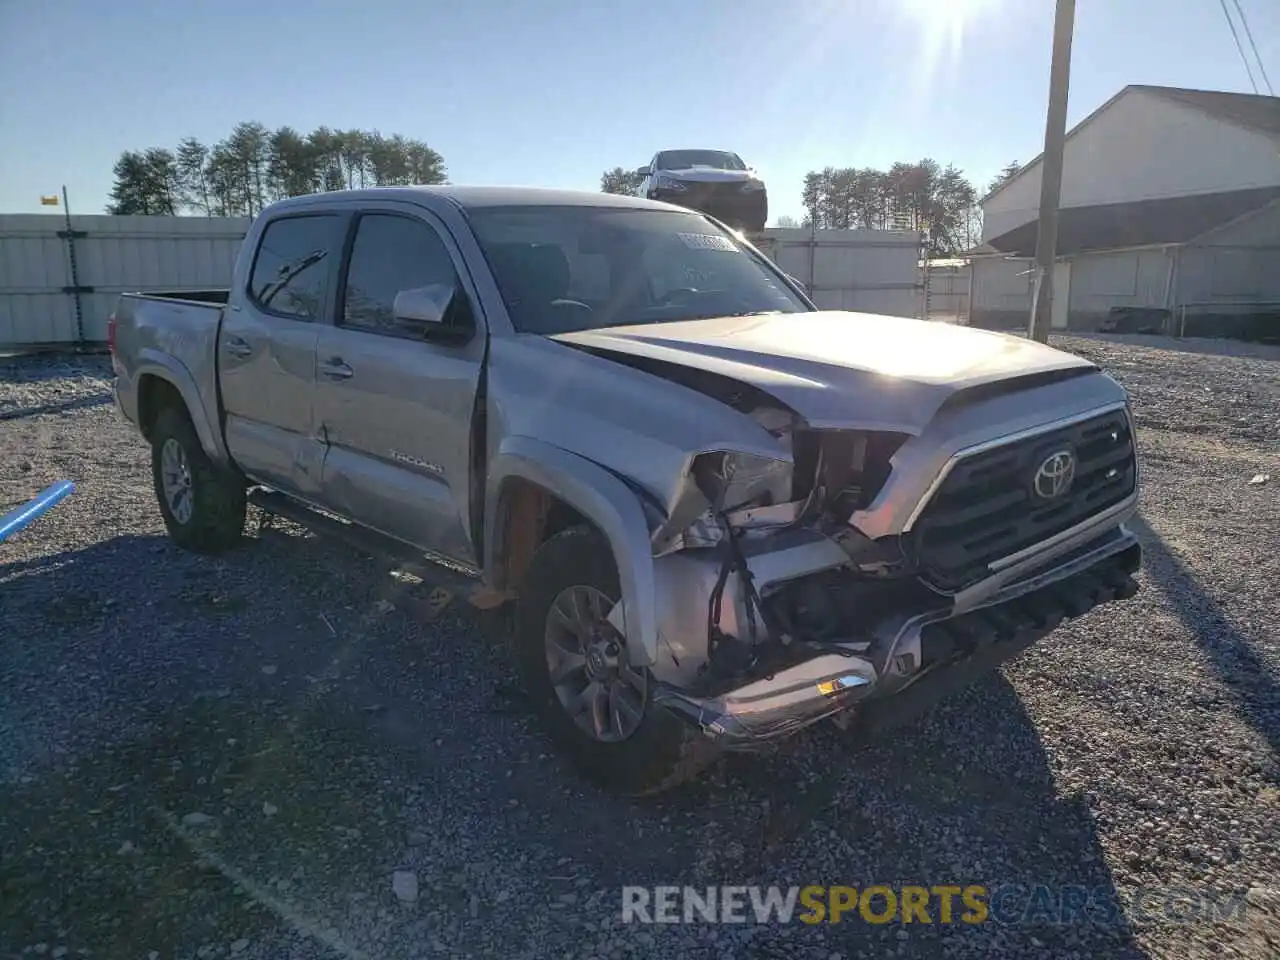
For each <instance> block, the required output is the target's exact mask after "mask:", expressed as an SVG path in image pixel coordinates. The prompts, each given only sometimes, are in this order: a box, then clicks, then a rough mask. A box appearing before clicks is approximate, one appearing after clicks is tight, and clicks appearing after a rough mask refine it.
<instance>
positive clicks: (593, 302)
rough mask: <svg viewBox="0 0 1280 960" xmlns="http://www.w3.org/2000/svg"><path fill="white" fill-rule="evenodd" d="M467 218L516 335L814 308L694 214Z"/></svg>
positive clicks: (617, 211) (531, 213) (482, 214)
mask: <svg viewBox="0 0 1280 960" xmlns="http://www.w3.org/2000/svg"><path fill="white" fill-rule="evenodd" d="M470 220H471V224H472V228H473V229H474V231H475V234H476V238H477V239H478V240H479V242H480V246H481V247H482V248H483V250H484V253H485V257H486V258H487V259H488V261H489V265H490V267H491V268H492V270H493V275H494V279H495V280H496V281H497V284H498V289H499V291H500V292H501V294H502V299H503V301H504V302H505V303H506V306H507V312H508V314H510V316H511V322H512V323H513V324H514V325H515V328H516V330H518V331H520V332H521V333H538V334H554V333H569V332H571V331H576V330H595V329H599V328H601V327H611V326H619V325H622V324H642V323H669V322H672V321H678V320H698V319H704V318H708V317H724V316H744V315H747V314H755V313H800V312H804V311H807V310H809V309H811V308H810V307H809V306H807V305H806V304H805V302H804V301H803V300H802V299H801V298H800V297H798V296H797V295H796V294H795V293H794V292H792V290H791V289H790V288H789V287H788V286H787V284H786V283H785V282H784V281H783V280H782V279H781V277H779V275H778V274H777V272H775V271H774V270H773V269H772V268H771V266H770V265H769V264H768V263H767V262H765V261H764V260H762V259H761V258H760V257H759V256H758V255H756V254H753V253H752V252H750V251H749V250H747V248H746V247H744V246H742V245H741V244H739V243H738V242H737V240H735V239H734V238H733V237H732V235H730V234H728V233H726V232H725V231H723V230H721V229H720V228H718V227H716V226H715V225H714V224H712V223H711V222H710V221H708V220H707V219H705V218H704V217H701V216H699V215H698V214H695V213H680V212H676V211H666V210H643V209H639V210H637V209H625V208H610V207H587V206H567V207H557V206H535V207H488V208H483V209H479V210H473V211H471V212H470Z"/></svg>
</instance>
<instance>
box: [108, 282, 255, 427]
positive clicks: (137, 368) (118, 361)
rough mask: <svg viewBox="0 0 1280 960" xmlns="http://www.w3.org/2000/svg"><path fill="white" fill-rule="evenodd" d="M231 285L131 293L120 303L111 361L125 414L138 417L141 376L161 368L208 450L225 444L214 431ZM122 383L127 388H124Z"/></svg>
mask: <svg viewBox="0 0 1280 960" xmlns="http://www.w3.org/2000/svg"><path fill="white" fill-rule="evenodd" d="M229 292H230V291H228V290H180V291H166V292H151V291H148V292H145V293H126V294H123V295H121V297H120V302H119V303H118V304H117V305H116V311H115V315H114V318H115V324H114V327H115V329H114V335H113V346H112V362H113V366H114V368H115V372H116V376H117V377H118V378H119V381H120V383H118V385H117V397H119V398H120V402H121V409H122V411H123V412H124V414H125V416H126V417H128V418H129V419H130V420H132V421H134V422H135V423H137V422H139V421H138V417H139V411H138V410H137V409H135V408H134V405H135V404H136V403H137V402H138V389H137V387H138V385H139V379H140V378H141V377H144V376H146V375H147V374H149V373H154V374H161V375H163V378H164V379H166V380H168V381H169V382H170V383H172V384H174V385H175V386H176V387H177V388H178V390H179V392H180V393H181V394H182V396H183V399H184V400H185V401H186V403H187V408H188V410H190V411H191V414H192V420H193V422H194V423H195V425H196V429H197V431H198V432H199V433H200V435H201V440H202V442H204V443H206V449H207V450H213V449H217V448H218V447H219V446H220V444H219V442H218V440H217V439H216V438H214V437H213V436H211V435H210V434H209V425H210V424H213V423H216V422H217V410H218V388H217V359H216V358H217V343H218V331H219V328H220V326H221V322H222V310H223V308H224V306H225V305H226V302H227V297H228V294H229ZM121 387H123V389H121Z"/></svg>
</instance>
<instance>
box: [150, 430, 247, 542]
mask: <svg viewBox="0 0 1280 960" xmlns="http://www.w3.org/2000/svg"><path fill="white" fill-rule="evenodd" d="M151 476H152V480H153V482H154V484H155V489H156V500H157V501H159V504H160V515H161V516H162V517H163V518H164V525H165V527H166V528H167V529H168V531H169V536H170V537H172V538H173V541H174V542H175V543H176V544H178V546H180V547H183V548H185V549H187V550H192V551H195V552H196V553H220V552H222V551H224V550H227V549H229V548H230V547H233V546H234V545H235V544H236V543H237V542H238V541H239V540H240V536H241V534H242V533H243V532H244V517H245V489H244V484H243V483H242V482H241V481H240V479H239V478H238V477H234V476H231V475H229V474H227V473H224V472H222V471H220V470H218V469H217V467H215V466H214V465H213V463H212V461H210V460H209V458H208V457H207V456H206V455H205V452H204V448H203V447H201V446H200V438H199V437H197V436H196V431H195V427H193V426H192V425H191V420H190V419H189V418H188V417H187V414H186V411H185V410H182V409H179V408H177V407H167V408H165V409H164V410H162V411H160V415H159V416H158V417H157V418H156V424H155V427H154V429H153V430H152V431H151Z"/></svg>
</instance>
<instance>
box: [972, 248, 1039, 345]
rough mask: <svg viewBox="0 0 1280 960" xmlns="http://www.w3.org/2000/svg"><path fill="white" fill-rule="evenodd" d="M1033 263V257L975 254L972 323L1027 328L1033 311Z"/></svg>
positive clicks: (1004, 327) (993, 326)
mask: <svg viewBox="0 0 1280 960" xmlns="http://www.w3.org/2000/svg"><path fill="white" fill-rule="evenodd" d="M1033 267H1034V264H1033V263H1032V261H1030V260H1006V259H1004V258H1002V257H978V258H975V259H974V260H973V261H972V264H971V266H970V269H971V270H972V271H973V303H972V305H971V307H970V321H969V322H970V324H971V325H973V326H980V327H988V328H998V329H1008V328H1015V327H1020V328H1025V327H1026V325H1027V320H1028V319H1029V317H1030V313H1031V287H1032V282H1033V275H1032V272H1031V271H1032V268H1033Z"/></svg>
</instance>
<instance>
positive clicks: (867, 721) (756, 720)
mask: <svg viewBox="0 0 1280 960" xmlns="http://www.w3.org/2000/svg"><path fill="white" fill-rule="evenodd" d="M1122 529H1123V528H1122ZM1090 561H1091V562H1090V563H1089V565H1088V566H1084V567H1083V568H1081V567H1080V566H1079V565H1078V564H1077V563H1065V564H1061V565H1060V567H1059V568H1058V569H1059V570H1060V571H1061V576H1060V577H1059V578H1057V579H1055V578H1054V576H1053V574H1054V571H1053V570H1050V571H1048V572H1040V573H1038V574H1036V575H1033V576H1031V577H1028V578H1026V579H1024V580H1022V581H1019V582H1018V583H1015V584H1011V585H1009V586H1007V587H1006V588H1004V589H1003V590H1002V591H1001V592H1000V593H998V594H996V595H995V596H994V597H993V598H992V599H991V601H990V602H989V603H987V604H985V605H983V606H981V607H979V608H977V609H971V610H968V611H966V612H963V613H960V614H958V615H957V614H955V613H953V612H952V611H950V610H942V611H934V612H931V613H927V614H922V615H920V616H917V617H914V618H912V619H910V620H908V621H906V622H905V623H903V622H901V621H898V622H896V623H895V624H893V625H892V626H889V627H881V628H880V630H879V631H876V630H873V631H872V639H871V640H870V641H869V642H868V641H861V642H858V643H848V644H840V645H838V646H841V647H843V649H842V650H841V652H823V653H818V654H817V655H815V656H813V657H812V658H810V659H807V660H805V661H804V662H802V663H799V664H796V665H794V666H791V667H788V668H786V669H784V670H780V671H778V672H777V673H775V674H774V675H772V676H769V677H764V678H761V679H758V680H755V681H753V682H751V683H748V684H747V685H745V686H742V687H739V688H737V689H735V690H732V691H731V692H728V693H723V694H720V695H715V696H707V697H699V696H695V695H693V694H691V693H689V692H688V691H685V690H681V689H679V688H677V687H675V686H673V685H671V684H666V683H662V684H659V685H658V688H657V690H656V691H655V694H654V701H655V703H656V704H658V705H661V706H663V707H665V708H666V709H669V710H671V711H672V712H673V713H674V714H676V715H677V716H679V717H680V718H682V719H683V720H685V721H686V722H688V723H691V724H693V725H694V726H696V727H697V728H698V729H699V730H701V731H702V732H703V733H704V734H706V735H707V736H709V737H711V738H713V739H715V740H717V741H719V742H721V743H722V744H723V745H724V746H726V747H728V748H731V749H750V748H753V747H759V746H762V745H767V744H769V743H771V742H773V741H776V740H778V739H780V738H783V737H786V736H788V735H790V734H792V733H795V732H797V731H798V730H801V729H803V728H804V727H806V726H809V725H811V724H813V723H817V722H818V721H821V720H824V719H827V718H829V717H832V716H834V715H836V714H842V713H845V712H846V711H851V716H852V718H853V721H854V723H855V724H856V726H857V728H858V729H859V730H860V731H861V732H863V733H870V732H873V731H875V730H879V729H885V728H888V727H891V726H895V725H897V724H900V723H903V722H906V721H908V720H910V719H912V718H914V717H916V716H918V715H920V714H921V713H923V712H925V711H926V710H928V709H929V707H931V706H932V705H933V704H935V703H937V702H938V701H939V700H941V699H942V698H944V697H946V696H948V695H949V694H951V693H953V692H955V691H957V690H959V689H961V688H963V687H965V686H967V685H968V684H969V683H971V682H972V681H973V680H975V679H977V678H978V677H980V676H982V675H983V674H985V673H989V672H991V671H992V670H994V669H996V668H997V667H998V666H1000V664H1002V663H1004V662H1006V661H1007V660H1009V659H1011V658H1012V657H1014V656H1017V655H1018V654H1019V653H1021V652H1022V651H1023V650H1025V649H1026V648H1027V647H1029V646H1031V645H1032V644H1034V643H1035V642H1036V641H1038V640H1039V639H1040V638H1042V637H1043V636H1045V635H1046V634H1048V633H1049V632H1050V631H1052V630H1053V629H1054V628H1055V627H1057V626H1058V625H1059V624H1060V623H1061V622H1062V621H1064V620H1068V619H1072V618H1074V617H1080V616H1083V615H1084V614H1085V613H1088V612H1089V611H1090V610H1092V609H1093V608H1094V607H1096V606H1099V605H1101V604H1105V603H1110V602H1113V601H1116V600H1123V599H1127V598H1128V597H1131V596H1133V595H1134V594H1135V593H1136V592H1137V590H1138V584H1137V582H1136V581H1135V580H1134V577H1133V575H1134V574H1135V573H1136V572H1137V570H1138V568H1139V566H1140V565H1141V547H1140V546H1139V544H1138V541H1137V538H1136V537H1135V536H1134V535H1133V534H1132V533H1130V532H1129V531H1127V530H1124V531H1123V536H1122V537H1120V538H1117V540H1115V541H1113V542H1112V544H1111V545H1110V547H1109V552H1108V553H1107V555H1106V556H1105V557H1102V558H1100V559H1096V560H1094V559H1092V557H1091V558H1090ZM907 651H910V652H907Z"/></svg>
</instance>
